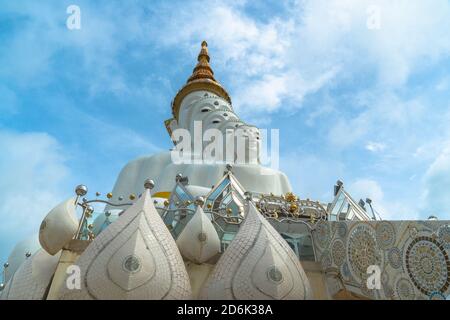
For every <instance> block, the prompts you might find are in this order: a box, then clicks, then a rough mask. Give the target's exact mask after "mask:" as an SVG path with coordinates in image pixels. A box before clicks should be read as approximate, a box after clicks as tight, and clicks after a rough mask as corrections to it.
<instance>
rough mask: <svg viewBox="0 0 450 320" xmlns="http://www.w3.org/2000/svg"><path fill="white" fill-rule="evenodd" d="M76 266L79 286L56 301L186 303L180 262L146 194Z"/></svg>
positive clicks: (187, 294)
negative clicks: (95, 300)
mask: <svg viewBox="0 0 450 320" xmlns="http://www.w3.org/2000/svg"><path fill="white" fill-rule="evenodd" d="M76 264H77V265H78V266H79V267H80V269H81V279H82V288H81V289H80V290H77V289H72V290H69V289H68V288H63V289H62V294H61V299H108V300H115V299H145V300H153V299H154V300H159V299H174V300H179V299H189V298H190V297H191V287H190V281H189V277H188V274H187V272H186V269H185V266H184V262H183V259H182V257H181V255H180V253H179V251H178V249H177V246H176V244H175V240H174V239H173V238H172V236H171V234H170V232H169V231H168V229H167V227H166V226H165V225H164V223H163V221H162V219H161V217H160V216H159V214H158V212H157V211H156V209H155V207H154V205H153V201H152V199H151V196H150V192H149V191H148V190H146V191H145V193H144V194H143V195H142V197H141V198H140V199H139V200H138V201H137V202H136V203H135V204H134V205H133V206H131V207H130V208H129V209H128V210H127V211H125V212H124V213H123V214H122V216H121V217H120V218H119V219H118V220H117V221H115V222H114V223H112V224H111V225H110V226H109V227H108V228H107V229H105V230H104V231H103V232H102V233H101V234H100V235H99V236H98V237H97V238H96V239H95V240H94V241H93V242H92V243H91V244H90V245H89V246H88V247H87V249H86V250H85V251H84V252H83V254H82V255H81V256H80V258H79V259H78V260H77V262H76Z"/></svg>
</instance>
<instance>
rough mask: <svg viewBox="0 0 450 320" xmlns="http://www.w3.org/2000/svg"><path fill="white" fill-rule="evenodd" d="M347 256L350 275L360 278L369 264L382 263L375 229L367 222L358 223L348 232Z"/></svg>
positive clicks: (365, 272) (379, 264) (363, 275)
mask: <svg viewBox="0 0 450 320" xmlns="http://www.w3.org/2000/svg"><path fill="white" fill-rule="evenodd" d="M347 256H348V260H349V265H350V270H351V272H352V275H353V276H354V277H355V278H357V279H358V280H361V279H363V278H364V277H365V275H366V274H367V268H368V267H369V266H371V265H378V266H381V265H382V256H381V255H380V252H379V250H378V248H377V241H376V235H375V230H374V229H373V228H372V227H371V226H370V225H368V224H364V223H361V224H358V225H356V226H355V227H354V228H353V229H352V231H351V232H350V235H349V239H348V242H347Z"/></svg>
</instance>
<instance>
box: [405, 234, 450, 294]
mask: <svg viewBox="0 0 450 320" xmlns="http://www.w3.org/2000/svg"><path fill="white" fill-rule="evenodd" d="M405 264H406V270H407V272H408V275H409V277H410V278H411V280H412V282H413V283H414V285H415V286H416V288H417V289H419V290H420V291H421V292H422V293H423V294H425V295H427V296H429V295H430V294H431V293H432V292H446V291H447V289H448V288H449V284H450V274H449V270H450V262H449V259H448V255H447V252H446V251H445V249H444V247H443V246H442V245H441V244H440V243H439V242H438V241H436V240H435V239H433V238H431V237H427V236H421V237H417V238H415V239H414V240H413V241H411V243H410V244H409V246H408V248H407V249H406V253H405Z"/></svg>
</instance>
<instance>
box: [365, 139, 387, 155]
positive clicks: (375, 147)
mask: <svg viewBox="0 0 450 320" xmlns="http://www.w3.org/2000/svg"><path fill="white" fill-rule="evenodd" d="M366 149H367V150H369V151H370V152H373V153H377V152H382V151H384V149H386V145H385V144H384V143H380V142H372V141H370V142H368V143H367V144H366Z"/></svg>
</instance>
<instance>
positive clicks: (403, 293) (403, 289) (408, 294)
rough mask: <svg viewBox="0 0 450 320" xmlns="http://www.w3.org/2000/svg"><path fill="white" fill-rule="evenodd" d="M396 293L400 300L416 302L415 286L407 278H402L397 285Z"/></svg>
mask: <svg viewBox="0 0 450 320" xmlns="http://www.w3.org/2000/svg"><path fill="white" fill-rule="evenodd" d="M395 291H396V294H397V297H398V298H399V299H400V300H414V298H415V293H414V286H413V285H412V283H411V281H409V280H408V279H406V278H400V279H399V280H398V281H397V283H396V284H395Z"/></svg>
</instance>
